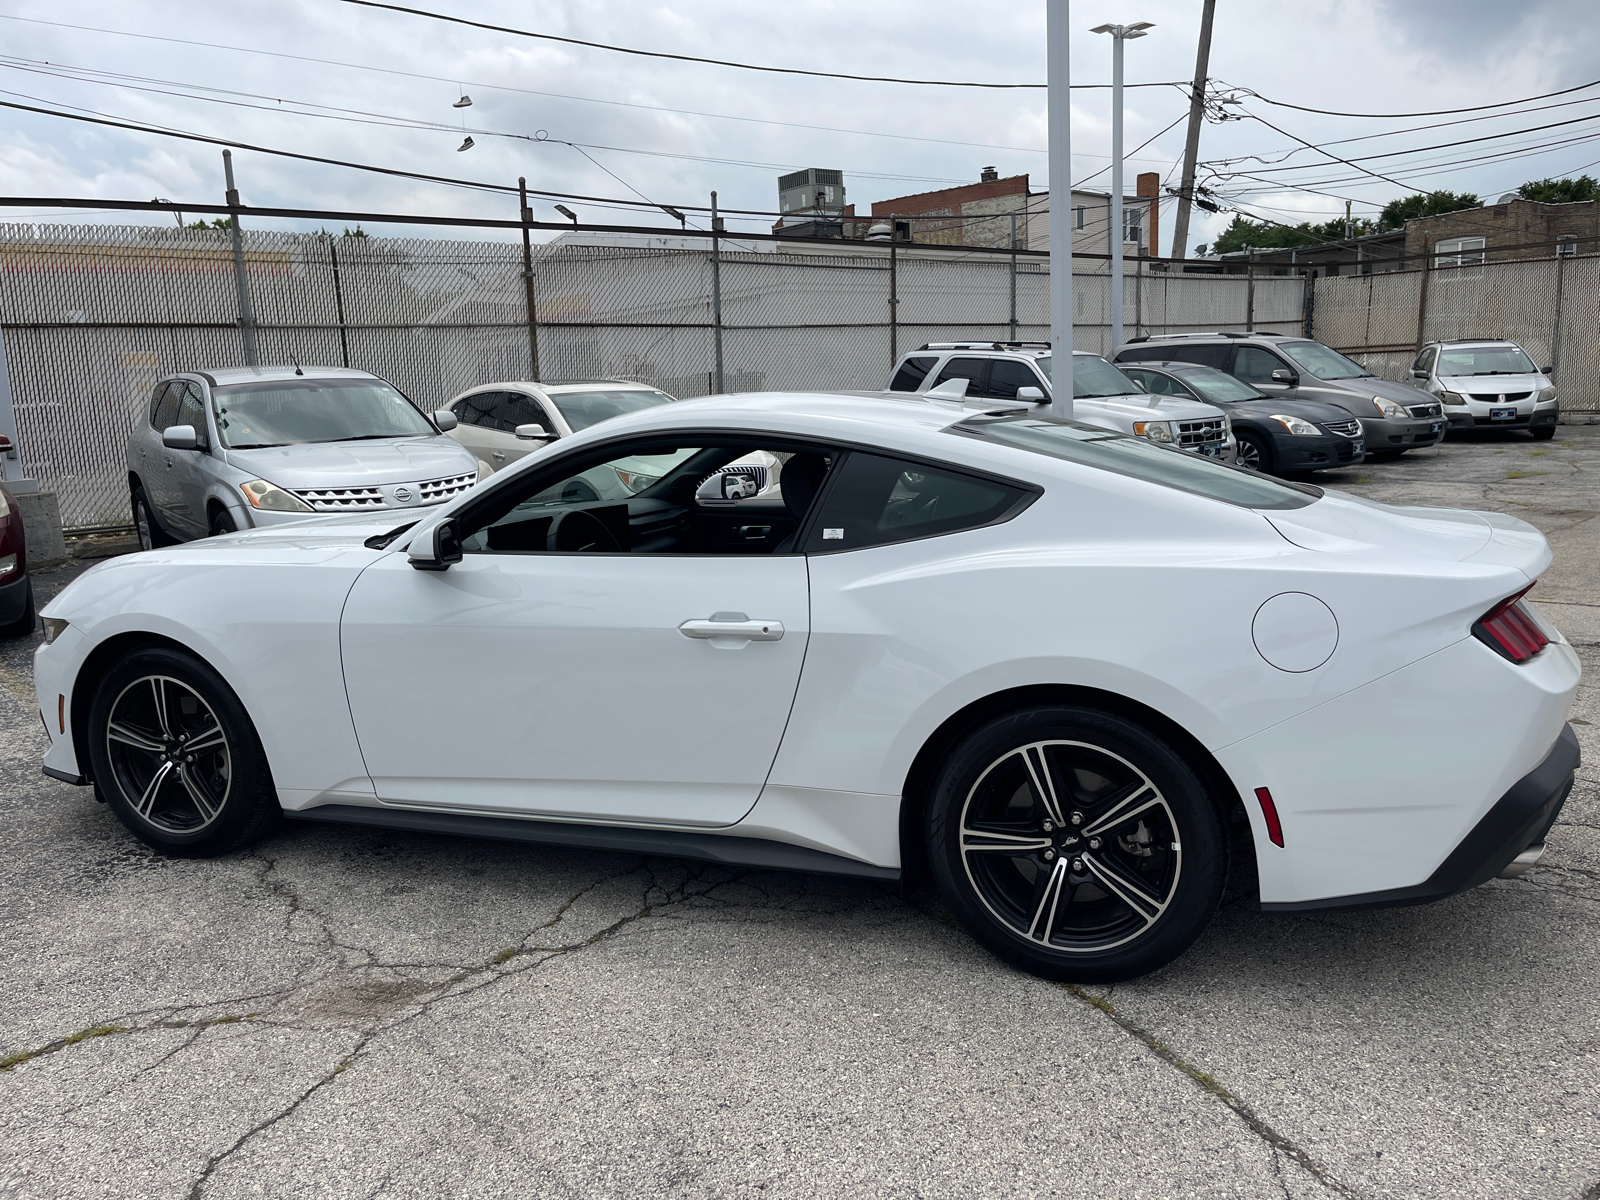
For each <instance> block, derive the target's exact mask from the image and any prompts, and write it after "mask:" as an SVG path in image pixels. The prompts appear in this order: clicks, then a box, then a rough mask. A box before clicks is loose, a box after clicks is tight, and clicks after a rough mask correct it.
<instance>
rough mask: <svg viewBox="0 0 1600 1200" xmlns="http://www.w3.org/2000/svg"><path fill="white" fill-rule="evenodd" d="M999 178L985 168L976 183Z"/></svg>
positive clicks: (991, 168) (991, 170) (996, 174)
mask: <svg viewBox="0 0 1600 1200" xmlns="http://www.w3.org/2000/svg"><path fill="white" fill-rule="evenodd" d="M999 178H1000V172H999V171H996V170H995V169H994V168H993V167H985V168H984V169H983V170H982V171H981V172H980V173H979V175H978V182H979V183H993V182H994V181H995V180H997V179H999ZM1157 178H1160V177H1159V176H1157Z"/></svg>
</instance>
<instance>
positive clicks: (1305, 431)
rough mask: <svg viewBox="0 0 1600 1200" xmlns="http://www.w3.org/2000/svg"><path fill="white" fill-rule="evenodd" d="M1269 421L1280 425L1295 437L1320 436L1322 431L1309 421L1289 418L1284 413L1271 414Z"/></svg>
mask: <svg viewBox="0 0 1600 1200" xmlns="http://www.w3.org/2000/svg"><path fill="white" fill-rule="evenodd" d="M1270 419H1271V420H1273V421H1276V422H1277V423H1278V424H1279V425H1282V426H1283V427H1284V428H1285V429H1287V430H1288V431H1289V432H1290V433H1292V434H1294V435H1295V437H1321V436H1322V430H1320V429H1318V428H1317V427H1316V426H1315V425H1313V424H1312V423H1311V422H1310V421H1302V420H1301V419H1300V418H1299V417H1291V416H1289V415H1287V414H1285V413H1273V414H1272V416H1271V418H1270Z"/></svg>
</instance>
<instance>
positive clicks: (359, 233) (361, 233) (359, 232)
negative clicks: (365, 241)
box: [344, 224, 367, 238]
mask: <svg viewBox="0 0 1600 1200" xmlns="http://www.w3.org/2000/svg"><path fill="white" fill-rule="evenodd" d="M344 236H345V237H359V238H364V237H366V236H367V231H366V230H365V229H363V228H361V226H360V225H359V224H357V225H356V227H355V228H354V229H351V228H350V226H348V225H346V226H345V227H344Z"/></svg>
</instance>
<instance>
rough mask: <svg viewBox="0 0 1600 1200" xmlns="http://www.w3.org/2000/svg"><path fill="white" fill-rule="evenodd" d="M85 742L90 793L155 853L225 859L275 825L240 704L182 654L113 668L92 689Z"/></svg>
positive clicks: (264, 773)
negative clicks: (91, 784) (95, 793)
mask: <svg viewBox="0 0 1600 1200" xmlns="http://www.w3.org/2000/svg"><path fill="white" fill-rule="evenodd" d="M113 720H115V722H116V730H115V732H113V730H112V722H113ZM85 737H86V738H87V740H88V743H89V745H88V752H89V762H90V765H91V768H92V769H93V771H94V780H95V786H96V790H97V791H98V792H99V793H100V794H101V796H103V797H104V799H105V801H106V803H107V804H109V805H110V806H111V809H112V811H113V812H115V813H116V814H117V819H118V820H120V821H121V822H122V823H123V824H124V825H126V826H127V827H128V830H129V832H131V833H132V834H133V835H134V836H135V837H136V838H138V839H139V840H140V841H142V842H143V843H144V844H145V845H147V846H149V847H151V848H152V849H154V850H159V851H160V852H161V853H163V854H169V855H173V856H175V857H180V858H207V857H210V856H213V855H217V854H226V853H228V852H229V851H230V850H237V849H238V848H239V847H241V846H245V845H248V844H249V843H251V842H253V841H255V840H257V839H258V838H260V837H261V836H262V835H263V834H265V833H267V832H268V831H269V830H271V829H272V828H273V827H274V826H275V825H277V823H278V821H279V820H280V819H281V817H282V809H281V807H280V806H279V803H278V795H277V792H276V790H275V789H274V788H273V785H272V772H271V769H270V768H269V766H268V765H267V756H266V754H265V752H264V751H263V750H262V749H261V739H260V738H258V737H257V736H256V730H255V726H254V725H253V724H252V723H251V721H250V717H249V715H248V714H247V713H246V712H245V710H244V705H242V704H240V703H239V698H238V697H237V696H235V695H234V694H233V689H232V688H230V687H229V686H228V685H227V683H226V682H225V681H224V680H223V678H222V677H221V676H220V675H218V674H217V673H216V672H215V671H213V670H212V669H211V668H210V667H209V666H207V665H206V664H205V663H203V662H201V661H200V660H199V659H198V658H196V657H195V656H194V655H192V654H189V653H188V652H186V651H183V650H178V649H168V648H165V647H149V648H146V649H143V650H134V651H132V652H130V653H128V654H126V655H124V656H123V657H122V658H121V659H120V660H118V661H117V663H116V664H115V665H114V666H112V668H111V669H110V670H109V671H107V672H106V674H105V675H104V676H103V677H102V678H101V680H100V683H99V685H98V687H96V689H95V693H94V698H93V700H92V701H91V703H90V705H89V721H88V726H87V729H86V730H85ZM158 776H159V778H158Z"/></svg>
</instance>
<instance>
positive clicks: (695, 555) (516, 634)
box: [341, 441, 814, 826]
mask: <svg viewBox="0 0 1600 1200" xmlns="http://www.w3.org/2000/svg"><path fill="white" fill-rule="evenodd" d="M704 444H705V443H704V442H702V441H697V442H695V443H694V445H696V446H703V445H704ZM597 453H598V454H601V455H602V457H601V459H600V460H599V461H596V460H595V454H597ZM697 453H698V452H697ZM637 456H643V457H655V458H658V459H659V461H661V462H662V463H663V464H668V466H667V467H664V468H662V469H663V471H664V473H665V474H664V478H662V479H661V484H662V486H663V487H673V486H676V484H677V483H678V482H682V481H683V479H685V478H687V477H685V476H683V475H682V473H681V472H678V471H677V470H676V467H677V466H678V465H681V464H682V463H683V461H684V460H683V459H682V458H679V459H676V460H674V459H672V457H671V455H669V454H666V453H664V452H659V453H658V450H657V448H656V447H653V446H651V445H648V444H641V443H636V442H626V443H613V444H612V445H611V446H609V447H606V448H605V449H604V450H602V451H594V452H590V453H589V454H587V455H584V454H580V455H576V456H568V457H567V458H566V460H565V462H563V463H558V464H552V465H551V466H550V467H549V468H547V469H545V470H542V471H537V472H532V473H528V474H525V475H522V476H520V477H518V478H516V479H508V480H507V481H506V482H505V484H504V485H503V486H502V487H501V488H500V489H492V490H490V491H489V492H487V493H485V495H484V496H483V497H481V498H479V499H478V500H477V501H476V502H475V503H474V505H473V506H471V507H470V508H469V509H465V510H463V515H462V516H461V518H460V525H459V527H460V528H461V530H462V532H463V536H462V543H463V547H464V553H463V556H462V558H461V560H460V561H459V562H457V563H455V564H454V565H452V566H450V567H449V568H448V569H447V570H442V571H420V570H416V569H414V568H412V567H411V566H410V564H409V561H408V559H407V557H406V555H405V554H391V555H388V556H386V557H384V558H382V559H380V560H379V561H378V562H376V563H374V564H373V566H372V567H370V568H369V569H368V570H367V571H365V572H364V573H363V574H362V575H361V577H360V578H359V579H358V580H357V581H356V584H355V587H354V588H353V589H352V591H351V593H350V597H349V599H348V601H347V602H346V604H345V609H344V616H343V621H342V626H341V643H342V654H343V659H344V668H345V675H346V684H347V689H348V693H349V698H350V707H351V712H352V715H353V717H354V720H355V726H356V731H357V734H358V736H359V738H360V742H361V749H362V753H363V755H364V756H365V760H366V764H367V769H368V771H369V772H370V774H371V777H372V781H373V784H374V787H375V788H376V790H377V794H378V796H379V797H380V798H382V799H383V800H384V801H386V802H388V803H392V804H400V805H413V806H426V807H432V808H443V809H453V810H459V811H474V812H483V813H503V814H518V815H523V816H540V817H547V818H558V819H567V820H589V821H596V820H599V821H630V822H644V823H658V824H669V825H701V826H707V825H727V824H731V823H733V822H735V821H738V820H739V819H740V818H741V817H742V816H743V815H744V814H745V813H746V812H747V811H748V810H749V809H750V808H751V806H752V805H753V804H754V803H755V800H756V797H757V796H758V795H759V793H760V791H761V788H762V786H763V784H764V782H765V780H766V777H767V774H768V772H769V770H770V769H771V765H772V761H773V758H774V756H775V755H776V753H777V750H778V744H779V742H780V740H781V739H782V736H783V730H784V725H785V723H786V721H787V720H788V715H789V710H790V706H791V704H792V703H793V699H794V693H795V689H796V687H797V686H798V683H799V677H800V666H801V662H802V660H803V659H804V656H805V649H806V641H807V637H808V633H809V627H810V614H809V596H808V582H807V574H806V560H805V558H804V557H803V556H801V555H799V554H797V553H788V554H766V555H746V554H723V553H716V552H689V553H683V552H674V551H673V550H672V547H674V546H679V547H680V548H681V545H682V538H683V537H685V536H688V534H686V532H685V531H686V530H688V528H689V527H688V526H687V525H686V524H685V523H684V522H683V521H682V520H680V517H681V515H682V513H683V512H684V511H685V510H686V509H687V507H688V505H689V504H691V503H692V501H693V490H694V488H695V487H696V486H697V485H698V482H699V479H698V476H694V477H693V478H687V491H682V490H680V491H679V492H677V493H676V495H677V496H678V500H677V502H672V501H668V500H663V499H657V498H652V497H651V496H648V495H645V496H633V497H631V498H628V499H625V500H622V501H618V500H617V499H615V498H603V499H599V500H588V501H583V500H578V501H573V502H567V501H566V500H565V499H564V497H566V496H568V495H570V494H572V493H573V489H572V488H571V487H570V485H571V484H572V483H573V482H574V481H576V480H578V479H580V478H581V477H582V476H583V475H584V474H585V472H587V473H589V474H598V473H603V472H605V471H606V470H608V469H610V464H611V463H612V462H615V461H619V460H621V459H624V458H633V459H635V460H636V458H637ZM702 461H703V460H702ZM688 469H689V468H688V467H685V470H688ZM791 469H793V468H791ZM611 474H612V475H616V474H617V472H616V471H615V470H614V469H612V470H611ZM812 486H814V480H813V481H812ZM648 490H650V491H654V489H648ZM588 494H590V495H592V492H590V493H588ZM806 499H807V501H808V502H809V500H810V494H809V493H808V494H807V497H806ZM485 511H488V512H489V516H487V517H486V516H483V515H482V514H483V513H484V512H485ZM473 513H477V514H479V515H478V516H473V515H472V514H473ZM496 513H498V515H495V514H496ZM574 513H576V514H577V515H576V516H573V515H572V514H574ZM474 522H477V524H476V525H475V524H474ZM585 522H587V523H588V524H589V528H591V529H598V530H600V532H599V533H598V534H595V535H594V536H595V537H596V538H597V539H599V540H600V541H604V540H605V539H606V538H614V539H621V540H625V541H626V542H627V544H628V546H629V549H626V550H620V551H619V550H615V549H600V548H596V549H581V550H572V551H561V550H556V551H551V550H547V549H546V547H547V546H548V545H550V544H552V543H554V544H561V538H560V535H559V533H558V530H559V529H560V528H561V527H562V526H563V524H565V525H566V526H568V527H570V526H572V525H573V524H574V523H578V524H579V525H581V524H582V523H585ZM608 530H610V531H615V532H611V533H608V532H607V531H608ZM578 540H579V541H581V540H582V539H578ZM614 544H621V541H620V540H619V541H616V542H614Z"/></svg>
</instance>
